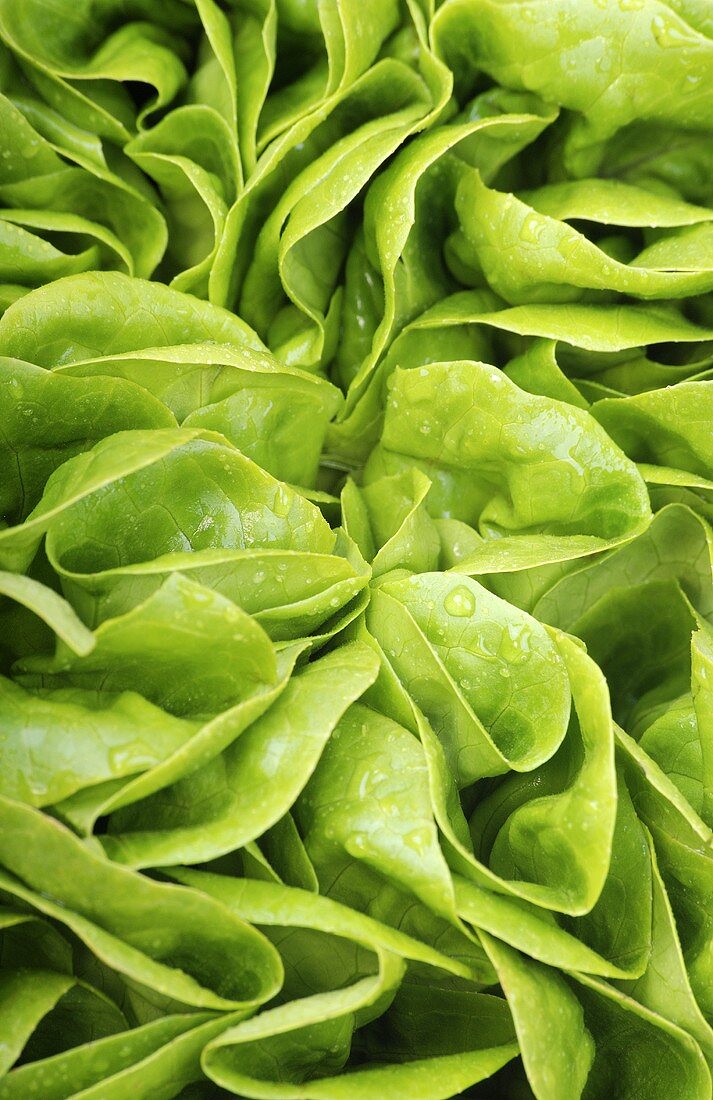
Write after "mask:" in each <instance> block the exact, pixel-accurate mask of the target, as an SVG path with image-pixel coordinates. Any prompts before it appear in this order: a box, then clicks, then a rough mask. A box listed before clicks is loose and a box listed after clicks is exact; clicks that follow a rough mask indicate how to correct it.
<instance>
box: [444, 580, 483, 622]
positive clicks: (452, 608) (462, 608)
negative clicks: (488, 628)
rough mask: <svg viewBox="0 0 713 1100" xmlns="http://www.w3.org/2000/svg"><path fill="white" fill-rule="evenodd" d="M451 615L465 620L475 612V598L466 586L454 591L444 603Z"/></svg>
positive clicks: (462, 585) (460, 586)
mask: <svg viewBox="0 0 713 1100" xmlns="http://www.w3.org/2000/svg"><path fill="white" fill-rule="evenodd" d="M443 606H444V607H445V609H446V611H447V612H448V614H449V615H455V616H456V618H461V619H464V618H466V617H467V616H470V615H472V614H473V612H474V611H475V596H474V595H473V593H472V592H471V591H470V589H469V588H466V586H465V585H464V584H459V585H458V587H457V588H454V589H452V591H450V592H449V593H448V595H447V596H446V598H445V600H444V601H443Z"/></svg>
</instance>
